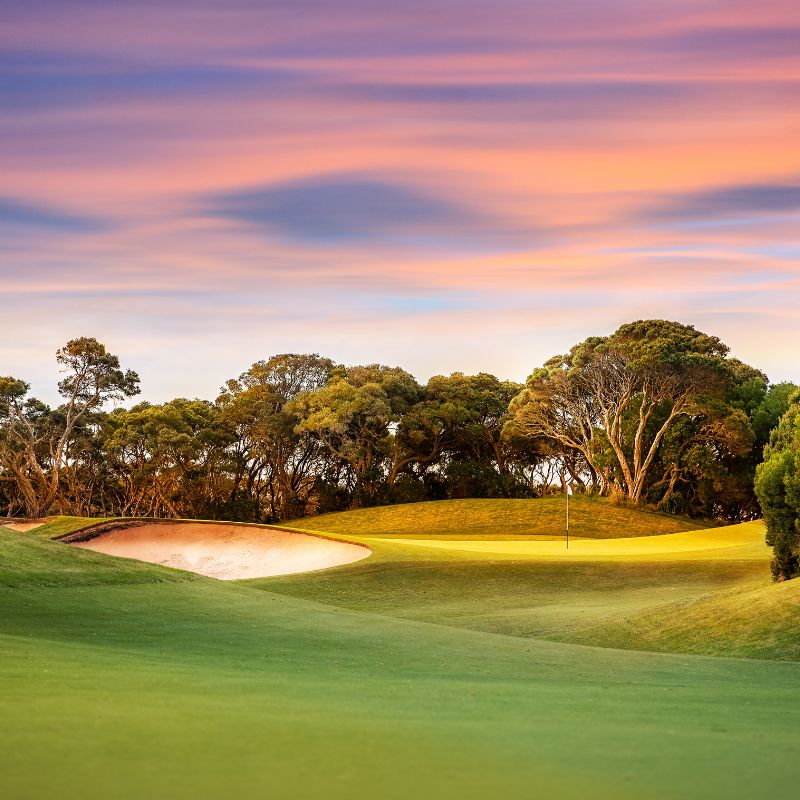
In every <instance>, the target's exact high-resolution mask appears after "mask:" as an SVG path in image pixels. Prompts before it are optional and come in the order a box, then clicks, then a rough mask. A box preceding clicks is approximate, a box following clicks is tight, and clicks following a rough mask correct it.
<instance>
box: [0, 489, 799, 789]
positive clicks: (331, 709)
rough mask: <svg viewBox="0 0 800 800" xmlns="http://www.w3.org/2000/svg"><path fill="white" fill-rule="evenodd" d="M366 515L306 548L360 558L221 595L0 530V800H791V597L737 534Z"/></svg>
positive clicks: (142, 566) (743, 530)
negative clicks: (461, 533)
mask: <svg viewBox="0 0 800 800" xmlns="http://www.w3.org/2000/svg"><path fill="white" fill-rule="evenodd" d="M527 502H529V503H531V504H535V503H537V502H539V501H527ZM502 506H503V503H502V502H500V503H498V511H502ZM485 508H487V510H488V507H485ZM593 508H594V509H595V510H596V511H595V517H596V518H597V519H598V520H599V522H598V524H600V525H601V526H602V525H604V524H606V523H605V522H604V521H603V520H602V516H603V512H604V509H605V508H608V509H609V511H610V513H611V514H614V513H615V512H616V509H614V508H613V507H611V506H610V505H608V506H607V505H606V504H603V503H596V504H595V505H594V506H593ZM403 510H406V511H408V512H410V513H415V512H416V513H419V512H417V511H416V509H415V508H414V507H413V506H406V507H403V506H399V507H393V508H390V509H386V513H387V522H386V526H387V527H388V526H391V530H393V531H396V530H397V520H398V518H399V515H400V514H402V512H403ZM534 510H535V511H536V513H539V514H541V516H542V518H543V519H545V521H546V525H545V527H547V526H551V527H554V526H556V525H557V524H558V520H555V519H548V518H547V517H548V512H547V509H541V510H540V509H534ZM381 511H382V509H372V510H370V512H371V515H372V519H373V524H375V529H374V530H373V535H372V536H363V535H361V533H362V532H363V528H362V527H360V526H353V527H357V530H356V531H351V532H350V534H349V535H346V534H345V532H344V530H343V529H344V528H346V527H347V516H348V515H347V514H342V515H338V523H337V524H336V525H332V526H331V527H335V528H337V530H335V531H327V535H329V536H330V537H332V538H333V539H337V538H342V539H347V540H349V541H353V542H362V543H364V544H368V545H369V547H370V548H371V549H372V550H373V554H372V556H370V557H369V558H366V559H363V560H361V561H358V562H356V563H351V564H346V565H341V566H337V567H333V568H331V569H325V570H318V571H315V572H306V573H301V574H296V575H285V576H276V577H270V578H258V579H252V580H248V581H242V582H235V581H234V582H231V581H228V582H221V581H218V580H213V579H209V578H205V577H202V576H200V575H196V574H194V573H191V572H181V571H178V570H174V569H169V568H167V567H163V566H159V565H155V564H148V563H145V562H142V561H136V560H131V559H127V558H126V559H119V558H114V557H112V556H108V555H105V554H102V553H96V552H92V551H89V550H81V549H77V548H73V547H69V546H68V545H66V544H63V543H61V542H57V541H52V537H58V536H63V535H65V534H69V533H75V532H76V531H79V530H80V529H81V528H83V527H85V526H86V525H87V524H89V523H95V522H96V520H79V519H74V518H56V519H53V520H51V521H49V522H47V523H46V524H44V525H42V526H41V527H38V528H34V529H30V530H27V531H21V530H18V531H11V530H9V529H3V528H0V555H2V559H0V654H1V655H2V658H1V659H0V687H2V688H0V715H1V716H2V719H3V720H4V724H3V726H2V728H1V729H0V752H2V753H3V756H2V766H3V769H2V772H0V791H2V794H3V796H4V797H12V798H39V797H47V796H54V795H58V796H60V797H66V798H72V797H75V798H78V797H80V798H86V797H88V798H95V797H96V798H105V797H109V796H114V797H123V798H128V797H130V798H139V797H142V798H143V797H152V796H164V795H168V796H171V797H187V798H188V797H204V798H205V797H208V798H211V797H219V796H221V795H228V796H243V795H249V794H264V795H266V796H270V797H279V798H283V797H286V798H303V797H322V796H325V797H333V798H337V797H341V798H352V797H364V798H371V797H376V796H381V797H390V798H404V797H408V796H409V795H411V794H418V795H420V796H423V797H443V798H448V797H458V798H482V797H486V796H487V795H489V794H491V793H497V792H499V793H501V794H502V795H503V796H505V797H513V798H517V797H519V798H527V797H530V796H531V791H532V787H533V790H535V792H536V793H540V794H542V795H544V796H547V797H556V798H558V797H562V798H582V797H587V796H592V797H601V798H602V797H609V798H611V797H614V798H617V797H619V798H642V797H645V798H649V797H653V798H665V797H674V798H683V797H701V796H702V797H709V798H738V797H741V798H746V797H752V796H755V795H759V794H760V793H762V792H768V793H772V794H776V795H784V796H786V795H788V794H791V792H792V791H793V788H794V786H796V782H797V780H798V778H800V767H798V766H797V765H798V763H800V761H799V760H798V755H799V754H800V735H798V730H800V710H798V708H797V703H796V702H795V701H796V698H797V696H798V693H799V692H800V663H797V661H798V660H800V649H799V648H798V644H799V639H800V637H798V634H797V627H798V614H797V610H798V608H800V605H798V603H800V592H798V591H796V590H795V588H794V586H793V585H792V582H789V583H787V584H780V585H778V584H772V583H771V582H770V580H769V574H768V569H767V559H768V556H769V552H768V550H767V548H766V546H765V545H764V544H763V528H762V526H761V524H760V523H747V524H745V525H740V526H734V527H729V528H710V529H697V530H693V531H688V532H675V533H668V534H663V533H658V534H655V535H644V536H639V537H633V538H630V537H629V538H624V539H610V538H602V539H588V538H584V539H576V540H574V541H571V542H570V550H569V552H567V551H566V550H565V549H564V542H563V541H552V540H551V541H548V540H543V541H537V540H534V539H532V538H531V534H530V533H527V534H524V535H515V534H513V533H510V534H509V533H506V534H503V533H502V532H500V533H499V538H498V539H497V540H494V541H493V540H491V539H488V538H485V537H486V536H487V534H486V533H485V532H484V533H481V534H470V537H469V538H461V539H458V540H454V539H453V538H450V537H451V536H452V530H451V529H450V528H447V527H445V529H444V530H445V532H444V534H443V535H442V536H441V537H437V535H436V533H437V532H436V530H430V529H428V530H424V531H419V530H418V531H417V533H418V535H417V536H416V537H404V538H396V537H392V536H388V537H386V536H383V535H382V534H383V532H384V530H385V528H384V527H381V525H380V512H381ZM354 513H355V512H354ZM626 513H627V514H629V515H633V516H635V515H636V513H637V512H635V511H632V510H626ZM653 516H655V517H657V516H658V515H653ZM321 519H323V518H317V519H314V520H309V521H306V520H301V521H298V523H295V525H294V526H293V529H296V528H298V527H300V525H303V524H306V523H307V522H312V523H313V524H315V525H316V524H317V523H319V521H320V520H321ZM328 519H329V520H331V519H332V518H331V517H329V518H328ZM559 519H560V512H559ZM650 519H651V517H650V516H649V515H647V516H645V517H644V518H642V519H639V520H638V524H639V526H640V528H641V527H643V528H645V529H646V527H647V522H648V520H650ZM663 520H665V521H670V520H668V518H663ZM676 522H679V521H676ZM481 524H483V523H481ZM662 524H664V523H663V522H662ZM236 527H239V526H236ZM484 530H485V529H484ZM533 535H534V536H535V535H536V532H535V531H534V532H533ZM724 554H728V555H727V556H726V555H724ZM778 601H779V602H778ZM620 648H622V649H620ZM658 651H660V652H658ZM691 653H707V654H708V655H691ZM731 655H734V656H743V655H745V656H750V658H741V657H737V658H730V657H728V656H731ZM753 656H755V657H756V658H755V659H753V658H752V657H753ZM787 659H788V661H787ZM65 742H80V743H81V745H80V754H79V756H78V757H76V754H75V751H74V748H73V747H71V746H69V747H65V746H64V743H65ZM709 764H713V765H714V769H713V770H710V769H709Z"/></svg>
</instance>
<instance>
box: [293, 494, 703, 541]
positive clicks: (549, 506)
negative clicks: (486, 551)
mask: <svg viewBox="0 0 800 800" xmlns="http://www.w3.org/2000/svg"><path fill="white" fill-rule="evenodd" d="M565 502H566V500H565V496H564V495H556V496H552V497H542V498H537V499H534V500H439V501H432V502H426V503H406V504H402V505H395V506H378V507H376V508H362V509H357V510H355V511H343V512H339V513H336V514H323V515H321V516H319V517H308V518H305V519H302V520H295V521H294V522H292V523H291V525H292V526H293V527H295V528H299V529H304V530H311V531H324V532H327V533H338V534H342V535H348V536H385V537H392V536H396V537H415V536H437V537H455V538H459V537H467V536H469V537H473V536H475V537H485V538H492V539H500V538H504V537H563V536H564V533H565V511H566V505H565ZM711 524H713V523H710V522H703V521H698V520H692V519H689V518H686V517H674V516H671V515H668V514H658V513H655V512H651V511H642V510H640V509H636V508H630V507H627V506H624V505H617V504H615V503H612V502H611V501H610V500H608V499H607V498H605V497H594V496H590V495H574V496H573V497H571V498H570V535H571V536H575V537H588V538H592V539H609V538H616V537H620V536H657V535H659V534H666V533H678V532H679V531H689V530H696V529H698V528H703V527H708V526H709V525H711Z"/></svg>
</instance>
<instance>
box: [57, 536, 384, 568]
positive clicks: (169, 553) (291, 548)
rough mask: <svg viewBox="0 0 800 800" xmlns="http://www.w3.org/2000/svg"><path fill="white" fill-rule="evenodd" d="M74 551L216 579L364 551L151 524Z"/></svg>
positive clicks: (321, 564) (343, 558) (364, 550)
mask: <svg viewBox="0 0 800 800" xmlns="http://www.w3.org/2000/svg"><path fill="white" fill-rule="evenodd" d="M72 544H73V546H74V547H82V548H85V549H87V550H95V551H96V552H98V553H107V554H108V555H112V556H124V557H125V558H136V559H139V560H140V561H149V562H150V563H152V564H164V565H165V566H168V567H177V568H178V569H185V570H189V571H190V572H198V573H200V574H201V575H208V576H209V577H211V578H219V579H220V580H239V579H241V578H263V577H266V576H268V575H291V574H293V573H296V572H309V571H311V570H316V569H326V568H327V567H336V566H339V565H341V564H350V563H352V562H354V561H360V560H361V559H362V558H366V557H367V556H369V555H371V554H372V551H371V550H370V549H369V548H368V547H362V546H361V545H356V544H350V543H348V542H338V541H333V540H331V539H324V538H321V537H319V536H312V535H307V534H302V533H292V532H291V531H281V530H276V529H274V528H259V527H255V526H250V525H229V524H225V523H209V524H205V523H194V522H176V523H168V524H164V523H151V524H147V525H137V526H135V527H130V528H121V529H120V528H118V529H116V530H112V531H109V532H108V533H101V534H100V535H98V536H96V537H95V538H94V539H90V540H89V541H85V542H74V543H72Z"/></svg>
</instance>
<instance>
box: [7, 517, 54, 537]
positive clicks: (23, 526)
mask: <svg viewBox="0 0 800 800" xmlns="http://www.w3.org/2000/svg"><path fill="white" fill-rule="evenodd" d="M42 525H44V522H15V521H14V520H12V519H5V518H3V517H0V528H8V529H10V530H12V531H19V532H20V533H26V532H27V531H32V530H33V529H34V528H41V527H42Z"/></svg>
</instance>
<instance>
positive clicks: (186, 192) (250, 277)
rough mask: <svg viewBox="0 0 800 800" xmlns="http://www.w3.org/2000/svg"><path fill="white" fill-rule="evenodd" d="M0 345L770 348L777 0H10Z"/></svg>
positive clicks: (137, 361) (372, 357)
mask: <svg viewBox="0 0 800 800" xmlns="http://www.w3.org/2000/svg"><path fill="white" fill-rule="evenodd" d="M0 279H1V283H0V286H1V287H2V296H1V297H0V315H2V318H3V327H2V334H3V344H2V348H0V354H2V359H1V360H0V374H13V375H15V376H17V377H20V378H24V379H26V380H28V381H30V382H31V383H32V384H33V390H34V393H36V394H38V395H39V396H42V397H45V398H46V399H49V400H52V399H54V395H53V392H52V386H53V385H54V383H55V379H56V367H55V363H54V359H53V355H52V354H53V353H54V351H55V350H56V348H57V347H59V346H60V345H61V344H63V343H64V342H65V341H66V340H67V339H69V338H73V337H76V336H81V335H88V336H96V337H97V338H99V339H100V340H101V341H103V342H104V343H105V344H106V345H107V346H108V347H109V349H111V350H112V351H113V352H115V353H117V354H119V355H120V356H121V358H122V361H123V364H124V365H125V366H129V367H131V368H134V369H136V370H137V371H138V372H139V373H140V375H141V376H142V385H143V396H144V397H146V398H147V399H150V400H164V399H168V398H170V397H173V396H177V395H181V396H190V397H193V396H201V397H208V398H213V397H214V396H215V395H216V392H217V389H218V388H219V386H220V385H221V384H222V383H223V381H224V380H225V379H226V378H228V377H231V376H233V375H237V374H238V373H240V372H241V371H242V370H244V369H245V368H246V367H247V366H248V365H249V364H250V363H252V362H253V361H255V360H258V359H260V358H264V357H267V356H269V355H271V354H273V353H280V352H320V353H322V354H324V355H328V356H330V357H332V358H334V359H336V360H338V361H342V362H346V363H356V362H373V361H381V362H383V363H389V364H399V365H402V366H404V367H406V368H407V369H409V370H410V371H411V372H413V373H414V374H415V375H417V377H419V378H421V379H425V378H427V377H428V376H429V375H431V374H434V373H449V372H453V371H456V370H460V371H465V372H477V371H481V370H483V371H489V372H492V373H494V374H497V375H499V376H500V377H503V378H513V379H517V380H522V379H524V378H525V376H526V375H527V374H528V373H529V372H530V371H531V369H532V368H533V367H535V366H538V365H539V364H541V363H542V361H543V360H545V359H546V358H548V357H549V356H551V355H553V354H554V353H558V352H562V351H565V350H566V349H568V348H569V346H570V345H571V344H573V343H575V342H576V341H578V340H579V339H582V338H584V337H586V336H588V335H592V334H602V333H608V332H611V331H612V330H613V329H614V328H616V327H617V326H618V325H619V324H621V323H623V322H626V321H629V320H632V319H637V318H642V317H664V318H668V319H676V320H680V321H683V322H689V323H692V324H695V325H696V326H698V327H700V328H701V329H703V330H706V331H707V332H709V333H713V334H716V335H718V336H720V337H721V338H722V339H723V340H724V341H726V342H727V343H728V344H730V345H731V346H732V348H733V351H734V354H735V355H737V356H738V357H740V358H742V359H744V360H745V361H748V362H749V363H752V364H753V365H754V366H757V367H760V368H762V369H764V370H765V371H766V372H767V373H768V374H769V376H770V377H771V378H772V379H773V380H781V379H792V378H793V379H795V380H797V379H799V378H800V345H799V343H800V12H798V3H797V0H788V1H785V2H784V1H783V0H771V1H770V2H766V3H755V2H753V0H746V1H740V0H726V1H720V2H717V1H712V0H691V1H689V0H648V2H644V1H643V0H559V1H558V2H543V1H542V0H494V2H491V3H487V2H480V3H478V2H473V0H425V2H413V3H409V2H388V1H386V2H380V1H378V0H376V1H375V2H371V3H368V2H357V1H356V0H349V2H348V1H345V2H332V1H331V0H311V2H308V1H306V0H284V1H283V2H266V1H265V2H255V0H251V1H250V2H245V1H244V0H227V1H226V2H222V0H218V1H217V2H211V1H210V0H191V1H190V0H158V2H156V1H155V0H139V1H138V2H133V1H132V0H131V2H110V0H73V2H69V3H67V2H55V0H50V1H49V2H44V1H42V0H26V2H24V3H22V2H20V3H10V2H2V19H1V20H0Z"/></svg>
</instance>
